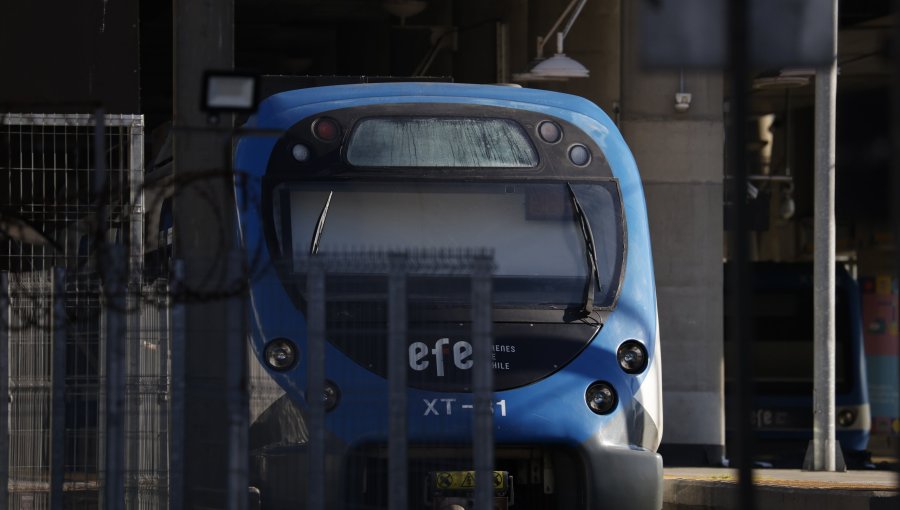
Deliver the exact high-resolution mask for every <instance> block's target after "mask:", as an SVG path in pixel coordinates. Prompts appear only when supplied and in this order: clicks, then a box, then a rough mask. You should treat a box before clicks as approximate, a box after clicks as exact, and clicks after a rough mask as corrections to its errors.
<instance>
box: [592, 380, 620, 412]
mask: <svg viewBox="0 0 900 510" xmlns="http://www.w3.org/2000/svg"><path fill="white" fill-rule="evenodd" d="M584 399H585V401H587V406H588V407H589V408H591V411H594V412H595V413H597V414H609V413H611V412H612V411H613V409H615V408H616V404H618V403H619V396H618V395H616V390H614V389H613V387H612V386H611V385H610V384H609V383H605V382H595V383H594V384H591V385H590V386H588V389H587V391H586V392H585V393H584Z"/></svg>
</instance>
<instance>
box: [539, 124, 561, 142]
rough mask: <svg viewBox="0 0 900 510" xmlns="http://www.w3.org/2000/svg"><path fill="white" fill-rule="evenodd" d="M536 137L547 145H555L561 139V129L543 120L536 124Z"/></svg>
mask: <svg viewBox="0 0 900 510" xmlns="http://www.w3.org/2000/svg"><path fill="white" fill-rule="evenodd" d="M537 130H538V135H540V137H541V140H543V141H545V142H547V143H556V142H558V141H560V140H561V139H562V129H560V128H559V126H558V125H556V123H555V122H552V121H549V120H545V121H543V122H541V123H540V124H538V129H537Z"/></svg>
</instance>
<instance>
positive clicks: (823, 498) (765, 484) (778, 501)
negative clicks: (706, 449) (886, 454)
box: [663, 468, 900, 510]
mask: <svg viewBox="0 0 900 510" xmlns="http://www.w3.org/2000/svg"><path fill="white" fill-rule="evenodd" d="M664 476H665V487H664V492H663V508H664V509H666V510H675V509H678V510H683V509H697V510H699V509H732V508H735V509H736V508H740V504H739V503H740V502H739V501H738V485H737V481H738V473H737V470H736V469H729V468H666V469H665V473H664ZM754 481H755V484H754V485H755V487H756V499H757V505H756V507H757V508H759V509H765V510H774V509H792V510H793V509H813V510H855V509H860V510H862V509H866V510H874V509H882V508H884V509H887V508H892V509H893V508H898V505H900V498H898V483H897V481H898V478H897V473H896V472H893V471H878V470H860V471H847V472H842V473H836V472H813V471H800V470H797V469H758V470H755V471H754Z"/></svg>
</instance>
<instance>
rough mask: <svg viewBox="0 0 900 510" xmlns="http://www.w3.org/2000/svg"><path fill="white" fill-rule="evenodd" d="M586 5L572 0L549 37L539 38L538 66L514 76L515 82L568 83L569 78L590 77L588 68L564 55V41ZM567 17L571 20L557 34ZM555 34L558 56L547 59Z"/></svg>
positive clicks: (578, 0)
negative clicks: (547, 46)
mask: <svg viewBox="0 0 900 510" xmlns="http://www.w3.org/2000/svg"><path fill="white" fill-rule="evenodd" d="M586 3H587V0H572V1H571V2H570V3H569V5H568V6H567V7H566V9H565V10H564V11H563V13H562V15H561V16H560V17H559V19H557V20H556V23H554V24H553V27H552V28H551V29H550V31H549V32H547V35H546V36H544V37H538V39H537V56H536V57H535V60H536V61H537V64H536V65H534V66H533V67H532V68H531V70H530V71H528V72H527V73H515V74H513V81H521V82H528V81H566V80H568V79H569V78H587V77H588V76H589V75H590V71H588V69H587V68H586V67H584V66H583V65H581V63H579V62H578V61H576V60H575V59H573V58H571V57H567V56H566V54H565V53H563V41H564V40H565V38H566V36H567V35H569V30H571V29H572V25H573V24H574V23H575V20H576V19H577V18H578V15H579V14H581V10H582V9H583V8H584V4H586ZM567 16H568V17H569V18H568V21H567V22H566V25H565V27H563V29H562V30H560V31H558V32H557V29H558V28H559V25H560V24H561V23H562V22H563V20H565V19H566V17H567ZM554 34H556V54H555V55H553V56H552V57H550V58H548V59H545V58H544V46H545V45H546V44H547V41H548V40H550V38H551V37H552V36H553V35H554Z"/></svg>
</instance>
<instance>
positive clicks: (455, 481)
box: [429, 471, 509, 494]
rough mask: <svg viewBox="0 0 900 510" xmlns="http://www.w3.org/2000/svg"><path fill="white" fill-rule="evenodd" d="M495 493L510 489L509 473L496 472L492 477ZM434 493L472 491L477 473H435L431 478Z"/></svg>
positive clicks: (502, 492)
mask: <svg viewBox="0 0 900 510" xmlns="http://www.w3.org/2000/svg"><path fill="white" fill-rule="evenodd" d="M491 478H492V480H493V485H494V493H496V494H505V493H506V491H507V489H509V472H508V471H494V472H493V473H492V476H491ZM429 481H430V482H431V483H430V484H429V485H431V489H432V491H438V492H442V491H471V490H473V489H474V488H475V471H435V472H432V473H431V474H430V476H429Z"/></svg>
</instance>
